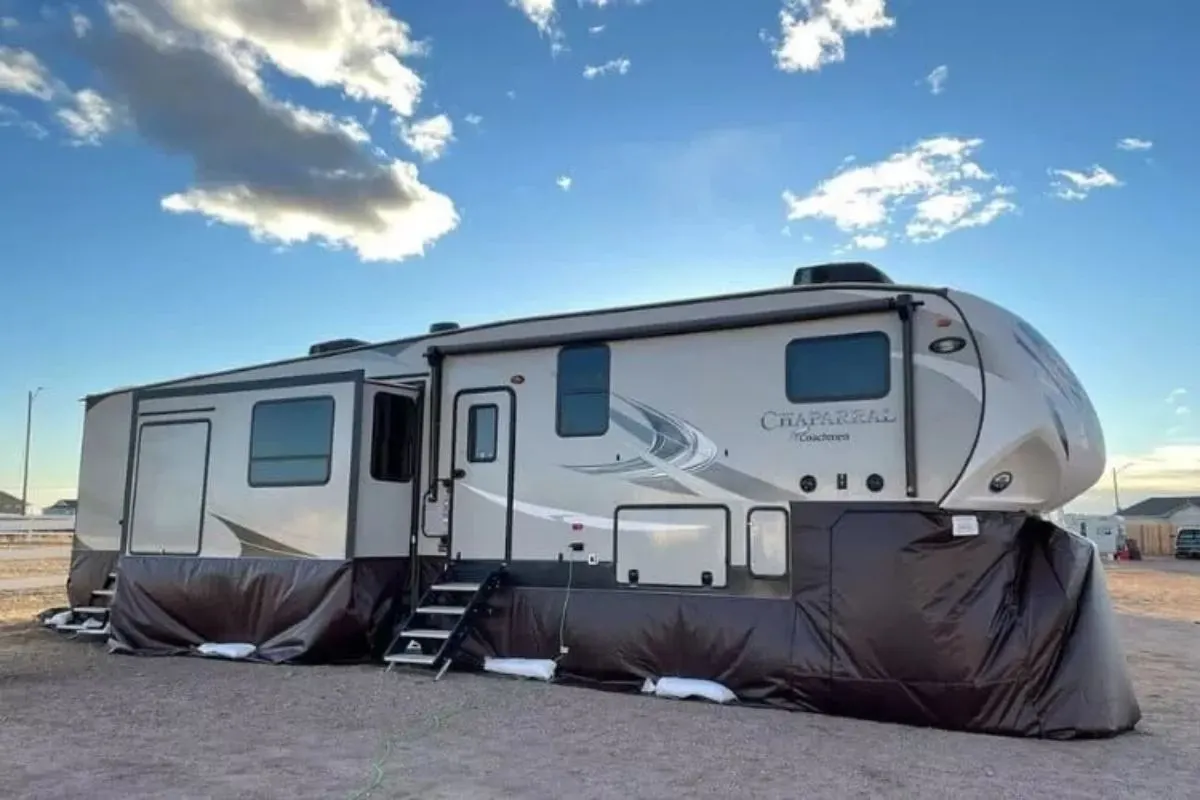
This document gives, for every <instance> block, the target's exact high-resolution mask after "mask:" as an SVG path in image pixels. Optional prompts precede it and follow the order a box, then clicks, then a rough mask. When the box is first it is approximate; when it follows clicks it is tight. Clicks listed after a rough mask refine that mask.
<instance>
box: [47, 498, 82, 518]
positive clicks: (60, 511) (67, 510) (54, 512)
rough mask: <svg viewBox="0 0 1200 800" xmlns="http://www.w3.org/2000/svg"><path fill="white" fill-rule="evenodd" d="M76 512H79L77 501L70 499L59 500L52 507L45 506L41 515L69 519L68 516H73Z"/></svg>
mask: <svg viewBox="0 0 1200 800" xmlns="http://www.w3.org/2000/svg"><path fill="white" fill-rule="evenodd" d="M78 510H79V501H78V500H75V499H71V500H59V501H58V502H57V503H55V504H54V505H52V506H46V507H45V508H43V509H42V513H43V514H49V515H51V516H57V517H69V516H73V515H74V514H75V512H76V511H78Z"/></svg>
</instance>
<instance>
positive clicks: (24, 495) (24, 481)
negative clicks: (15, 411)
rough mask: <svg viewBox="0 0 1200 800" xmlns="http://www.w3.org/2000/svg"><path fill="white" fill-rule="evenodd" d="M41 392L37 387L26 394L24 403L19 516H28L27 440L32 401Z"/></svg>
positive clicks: (31, 429)
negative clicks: (22, 462) (23, 453)
mask: <svg viewBox="0 0 1200 800" xmlns="http://www.w3.org/2000/svg"><path fill="white" fill-rule="evenodd" d="M41 391H42V387H41V386H39V387H37V388H36V389H34V390H33V391H31V392H29V393H28V398H27V399H26V401H25V468H24V469H23V470H22V471H21V515H22V516H28V514H29V502H28V501H29V440H30V437H31V435H32V433H33V399H34V398H35V397H37V396H38V393H39V392H41Z"/></svg>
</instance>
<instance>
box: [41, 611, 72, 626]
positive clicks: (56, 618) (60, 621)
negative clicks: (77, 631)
mask: <svg viewBox="0 0 1200 800" xmlns="http://www.w3.org/2000/svg"><path fill="white" fill-rule="evenodd" d="M72 616H74V614H73V613H72V611H71V609H69V608H68V609H67V610H66V611H60V612H58V613H57V614H54V615H53V616H51V617H50V618H49V619H47V620H46V622H45V625H46V627H48V628H57V627H58V626H59V625H66V624H67V623H68V622H70V621H71V617H72Z"/></svg>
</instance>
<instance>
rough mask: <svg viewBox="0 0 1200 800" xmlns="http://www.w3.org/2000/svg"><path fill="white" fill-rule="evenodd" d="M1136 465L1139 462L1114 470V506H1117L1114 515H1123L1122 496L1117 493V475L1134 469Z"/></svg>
mask: <svg viewBox="0 0 1200 800" xmlns="http://www.w3.org/2000/svg"><path fill="white" fill-rule="evenodd" d="M1135 463H1137V462H1135V461H1128V462H1126V463H1124V464H1122V465H1121V466H1119V467H1113V468H1112V482H1113V505H1114V506H1115V509H1114V511H1113V513H1114V514H1120V513H1121V495H1120V494H1119V493H1118V491H1117V473H1118V472H1121V471H1122V470H1125V469H1128V468H1129V467H1132V466H1133V465H1134V464H1135Z"/></svg>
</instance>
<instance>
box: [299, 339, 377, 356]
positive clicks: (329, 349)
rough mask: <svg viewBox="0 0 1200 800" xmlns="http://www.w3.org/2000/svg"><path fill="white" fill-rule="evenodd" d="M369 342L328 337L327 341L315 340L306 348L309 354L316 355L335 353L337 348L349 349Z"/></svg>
mask: <svg viewBox="0 0 1200 800" xmlns="http://www.w3.org/2000/svg"><path fill="white" fill-rule="evenodd" d="M368 344H370V342H364V341H363V340H362V339H330V340H329V341H327V342H317V343H316V344H314V345H313V346H312V347H310V348H308V354H309V355H310V356H318V355H321V354H322V353H336V352H338V351H339V350H351V349H353V348H355V347H363V346H365V345H368Z"/></svg>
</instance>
